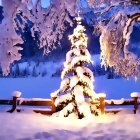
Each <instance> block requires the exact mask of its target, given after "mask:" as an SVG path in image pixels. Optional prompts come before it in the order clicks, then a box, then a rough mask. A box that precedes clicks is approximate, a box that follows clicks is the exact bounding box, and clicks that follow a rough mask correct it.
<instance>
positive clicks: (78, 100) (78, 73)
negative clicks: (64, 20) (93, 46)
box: [51, 16, 98, 118]
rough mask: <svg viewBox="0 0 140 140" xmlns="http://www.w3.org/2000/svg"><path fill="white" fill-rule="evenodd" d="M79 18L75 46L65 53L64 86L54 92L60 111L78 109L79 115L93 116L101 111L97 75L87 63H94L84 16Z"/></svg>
mask: <svg viewBox="0 0 140 140" xmlns="http://www.w3.org/2000/svg"><path fill="white" fill-rule="evenodd" d="M76 21H77V27H76V28H75V29H74V32H73V34H72V35H70V36H69V40H70V41H71V43H72V46H71V50H70V51H69V52H68V53H67V54H66V62H65V63H64V69H63V71H62V73H61V78H62V82H61V86H60V88H59V89H58V90H57V91H55V92H53V93H52V94H51V96H52V97H56V100H55V106H56V109H57V111H58V114H59V115H62V116H68V115H69V114H70V113H75V114H76V115H77V117H78V118H83V117H89V116H91V115H92V113H94V114H95V115H98V112H97V105H95V101H96V93H95V92H94V88H93V82H94V76H93V72H92V71H91V70H90V69H89V68H88V64H93V61H92V60H91V56H90V53H89V51H88V50H87V40H88V37H87V35H86V34H85V33H84V31H85V28H84V26H82V25H81V17H79V16H78V17H76Z"/></svg>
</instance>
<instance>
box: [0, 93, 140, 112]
mask: <svg viewBox="0 0 140 140" xmlns="http://www.w3.org/2000/svg"><path fill="white" fill-rule="evenodd" d="M98 97H99V106H100V111H101V114H104V113H114V114H116V113H118V112H120V111H122V108H121V109H106V107H107V106H127V105H132V106H133V107H134V108H133V110H132V111H133V113H134V114H136V112H137V110H138V106H139V104H140V100H139V99H138V98H139V97H140V93H137V92H133V93H131V97H132V99H124V98H122V99H120V100H113V99H112V100H105V98H106V95H105V94H98ZM55 99H56V97H52V98H51V99H42V98H32V99H27V98H21V93H20V92H17V91H16V92H14V94H13V99H12V100H5V99H0V105H12V108H11V109H9V110H8V111H7V112H10V113H12V112H14V111H17V112H21V111H23V110H24V109H22V106H28V107H29V106H33V107H34V106H40V107H41V106H45V107H46V106H50V107H51V108H50V109H46V108H45V109H36V108H32V110H33V111H34V112H36V113H41V114H47V115H51V114H53V113H54V112H56V107H55V104H54V102H55Z"/></svg>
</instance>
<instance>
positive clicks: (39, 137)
mask: <svg viewBox="0 0 140 140" xmlns="http://www.w3.org/2000/svg"><path fill="white" fill-rule="evenodd" d="M139 120H140V115H132V114H131V115H125V114H122V115H119V116H118V115H114V116H111V115H110V116H103V117H100V118H91V119H90V120H89V119H88V120H86V119H83V120H77V119H74V117H72V116H70V117H69V118H60V117H59V118H56V117H47V116H44V115H40V114H34V113H29V112H28V113H27V112H26V113H22V114H21V113H19V114H18V113H14V114H8V113H2V112H1V113H0V126H2V127H1V130H0V140H140V129H139V126H140V121H139Z"/></svg>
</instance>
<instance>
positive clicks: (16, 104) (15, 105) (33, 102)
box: [0, 96, 56, 115]
mask: <svg viewBox="0 0 140 140" xmlns="http://www.w3.org/2000/svg"><path fill="white" fill-rule="evenodd" d="M55 99H56V98H51V99H39V98H33V99H26V98H20V97H16V96H13V99H12V100H1V99H0V105H11V106H12V107H11V109H9V110H7V112H10V113H12V112H14V111H17V112H21V111H23V110H24V109H22V106H28V107H29V106H32V107H33V108H32V110H33V111H34V112H36V113H41V114H47V115H51V114H52V113H54V112H56V108H55V105H54V102H55ZM36 106H38V107H43V106H45V107H47V106H48V107H50V109H46V108H45V109H40V108H35V107H36Z"/></svg>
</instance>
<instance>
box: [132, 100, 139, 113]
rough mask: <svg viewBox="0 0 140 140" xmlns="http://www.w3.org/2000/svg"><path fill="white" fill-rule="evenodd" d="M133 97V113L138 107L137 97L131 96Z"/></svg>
mask: <svg viewBox="0 0 140 140" xmlns="http://www.w3.org/2000/svg"><path fill="white" fill-rule="evenodd" d="M133 98H134V114H136V112H137V109H138V97H133Z"/></svg>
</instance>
